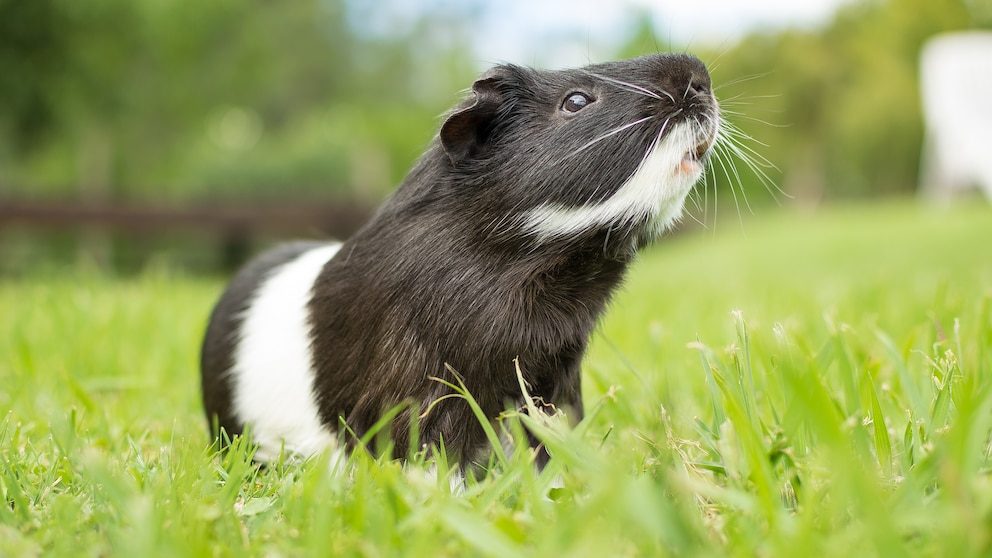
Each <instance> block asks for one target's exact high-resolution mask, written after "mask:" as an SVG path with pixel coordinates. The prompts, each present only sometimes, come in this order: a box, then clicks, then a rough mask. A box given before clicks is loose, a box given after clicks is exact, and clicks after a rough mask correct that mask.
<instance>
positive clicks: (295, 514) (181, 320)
mask: <svg viewBox="0 0 992 558" xmlns="http://www.w3.org/2000/svg"><path fill="white" fill-rule="evenodd" d="M742 230H743V232H742ZM990 243H992V211H990V210H989V208H987V207H979V208H970V209H969V208H964V209H956V210H953V211H948V212H934V211H925V210H923V209H922V208H917V207H913V206H908V205H897V206H865V207H852V208H846V209H844V208H841V209H833V210H831V211H828V212H824V213H822V214H818V215H796V214H789V213H786V212H767V211H762V212H761V213H759V214H758V215H756V216H755V217H751V218H748V219H747V220H746V222H745V223H744V225H743V226H739V225H737V224H721V225H720V228H719V229H718V230H716V231H708V232H705V233H695V234H686V235H682V236H679V237H675V238H670V239H667V240H665V241H663V242H662V243H661V244H660V245H658V246H657V247H655V248H654V249H652V250H650V251H648V252H647V253H645V254H644V255H643V257H642V258H641V259H640V261H639V262H638V263H637V264H636V266H635V268H634V270H633V274H632V276H631V277H630V279H629V281H628V283H627V286H626V288H625V290H624V291H623V292H622V293H621V294H620V295H619V296H618V297H617V299H616V300H615V302H614V304H613V305H612V308H611V310H610V312H609V314H608V316H607V319H606V320H605V322H604V324H603V326H602V328H601V331H600V332H599V333H598V334H597V335H596V337H595V338H594V342H593V346H592V348H591V350H590V354H589V355H588V357H587V359H586V363H585V367H584V390H585V395H586V407H587V414H588V415H589V417H588V420H586V421H585V422H584V423H583V424H582V425H580V427H579V428H577V429H575V430H573V431H564V430H562V429H560V428H557V427H555V426H554V425H550V426H546V427H542V428H543V430H542V432H543V433H544V436H545V438H546V441H547V443H548V444H549V446H550V447H551V448H552V450H553V452H554V454H555V456H556V458H555V460H554V461H553V464H552V466H551V467H550V468H549V469H548V470H546V471H545V472H544V473H543V474H537V473H536V472H535V471H534V469H533V468H532V467H530V466H529V464H528V463H527V455H526V453H525V452H516V453H515V454H514V455H512V456H510V457H509V458H508V460H507V462H506V463H505V464H503V465H497V466H495V467H494V468H493V470H492V471H490V473H489V474H487V475H486V476H484V477H483V478H480V479H477V480H472V481H469V482H468V483H467V484H466V486H465V489H464V490H463V491H462V492H461V493H455V494H453V493H452V490H451V489H450V487H449V485H448V483H447V481H446V480H445V478H444V467H443V466H442V467H441V469H442V474H441V475H440V476H441V479H440V480H434V479H432V478H430V477H428V476H426V475H425V474H424V469H425V467H424V465H423V464H422V463H419V462H417V463H414V464H412V465H409V466H403V465H401V464H399V463H396V462H389V461H376V460H373V459H371V458H369V457H367V456H366V455H356V456H354V457H353V458H352V470H351V473H350V474H349V475H330V474H328V473H327V464H326V463H323V462H320V461H314V462H310V463H305V464H300V463H293V462H287V463H282V464H278V465H276V466H274V467H271V468H269V469H266V470H264V471H257V470H255V469H254V468H253V467H251V466H250V465H249V463H248V461H247V458H248V455H249V449H248V448H245V447H244V446H243V445H236V447H235V448H234V450H233V451H231V452H230V453H228V454H227V455H226V456H224V457H220V456H218V455H216V454H215V452H214V451H213V450H212V449H211V448H210V447H209V440H208V438H207V435H206V428H205V424H204V420H203V419H202V417H201V409H200V404H199V392H198V375H197V374H198V373H197V368H196V355H197V348H198V343H199V339H200V335H201V333H202V330H203V327H204V322H205V319H206V316H207V313H208V311H209V308H210V306H211V304H212V302H213V300H214V297H216V296H217V294H218V293H219V290H220V289H221V287H222V282H221V281H219V280H209V279H196V278H188V277H183V276H181V275H177V274H175V273H170V272H167V271H162V270H160V269H159V270H151V271H149V272H147V273H145V274H144V275H142V276H140V277H138V278H137V279H131V280H126V279H110V278H106V277H101V276H99V275H98V274H96V273H92V272H80V273H77V274H75V275H72V276H60V277H56V276H43V277H32V278H27V279H19V280H7V281H6V282H0V409H2V410H3V415H2V416H0V556H36V555H37V556H40V555H45V556H49V555H53V556H58V555H68V556H95V555H99V556H108V555H110V556H187V555H188V556H229V555H239V556H243V555H251V556H297V555H300V556H305V555H315V556H329V555H361V556H391V555H400V554H403V555H431V556H466V555H469V556H471V555H477V556H514V555H544V556H614V555H621V556H623V555H642V556H666V555H672V556H720V555H729V556H748V557H750V556H756V555H757V556H918V555H922V556H981V555H988V554H990V553H992V475H990V466H992V460H990V456H989V451H990V445H989V442H990V440H989V436H990V429H992V247H990ZM520 420H523V419H520ZM504 423H505V424H504V426H506V427H507V428H509V429H510V430H515V429H516V430H518V427H519V422H517V419H513V418H510V419H507V420H506V421H504ZM442 465H443V464H442ZM557 475H561V477H562V479H563V482H564V486H563V487H562V488H560V489H553V490H552V489H551V486H552V483H553V480H554V478H555V477H556V476H557Z"/></svg>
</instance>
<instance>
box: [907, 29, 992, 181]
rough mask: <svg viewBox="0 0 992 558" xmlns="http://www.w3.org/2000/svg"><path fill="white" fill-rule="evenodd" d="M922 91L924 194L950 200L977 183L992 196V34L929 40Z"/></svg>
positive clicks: (922, 67)
mask: <svg viewBox="0 0 992 558" xmlns="http://www.w3.org/2000/svg"><path fill="white" fill-rule="evenodd" d="M920 93H921V95H922V100H923V120H924V124H925V128H926V129H925V139H924V145H923V158H922V166H921V169H920V193H922V194H925V195H927V196H929V197H931V198H935V199H938V200H948V199H950V198H951V197H952V196H954V195H955V193H957V192H958V191H960V190H963V189H967V188H971V187H975V186H977V187H980V188H981V189H982V191H984V193H985V196H986V197H987V198H989V199H990V200H992V33H990V32H981V31H974V32H961V33H949V34H946V35H938V36H937V37H935V38H934V39H932V40H930V41H929V42H928V43H927V44H926V45H925V46H924V47H923V52H922V54H921V57H920Z"/></svg>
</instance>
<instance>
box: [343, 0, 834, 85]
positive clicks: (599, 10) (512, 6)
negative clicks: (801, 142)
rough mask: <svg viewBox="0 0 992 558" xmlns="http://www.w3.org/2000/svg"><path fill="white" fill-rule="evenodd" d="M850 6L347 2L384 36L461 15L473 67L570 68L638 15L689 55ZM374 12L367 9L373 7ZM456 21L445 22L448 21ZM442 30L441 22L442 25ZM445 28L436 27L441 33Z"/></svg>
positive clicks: (358, 20)
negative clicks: (424, 20) (424, 19)
mask: <svg viewBox="0 0 992 558" xmlns="http://www.w3.org/2000/svg"><path fill="white" fill-rule="evenodd" d="M850 1H853V0H793V1H784V0H681V1H678V0H500V1H496V2H489V1H485V0H414V1H410V0H384V1H380V2H375V3H365V2H361V1H360V0H349V4H350V6H351V8H352V10H351V12H352V17H354V18H355V21H354V22H353V23H355V24H356V26H357V27H359V28H364V29H365V30H368V31H371V32H373V33H379V34H387V35H388V34H390V33H391V31H395V30H396V29H397V28H398V27H402V26H403V25H404V24H405V23H406V22H408V21H411V20H414V19H416V18H414V17H411V16H413V15H423V14H432V16H431V18H432V19H434V20H437V19H438V18H440V19H443V18H444V15H445V14H447V15H452V14H458V15H465V16H469V17H467V18H465V19H467V20H470V21H472V22H473V23H472V26H471V29H462V30H461V31H462V33H465V34H467V35H469V37H468V38H469V39H470V40H471V41H472V42H473V43H474V44H475V56H476V58H477V59H478V60H477V65H478V66H479V69H482V68H485V67H488V66H489V65H491V64H493V63H497V62H515V63H520V64H534V65H542V66H573V65H582V64H586V63H589V62H598V61H602V59H603V57H608V56H609V55H610V53H611V51H612V50H613V49H615V47H616V46H617V43H619V42H620V41H622V40H623V39H624V38H626V37H628V36H629V34H630V31H631V29H632V27H633V26H634V25H635V24H636V23H637V21H638V19H639V16H640V15H642V14H647V15H648V16H649V17H650V19H651V24H652V28H653V30H654V34H655V36H656V37H657V38H658V39H659V41H661V42H670V43H671V44H673V45H675V46H676V47H680V48H686V49H692V47H693V46H699V45H706V46H711V47H716V48H720V47H722V46H728V47H729V46H730V45H732V44H733V43H734V42H735V41H736V40H737V39H739V38H740V37H741V36H742V35H744V34H745V33H748V32H750V31H753V30H756V29H767V30H775V29H780V28H782V27H786V26H815V25H817V24H820V23H823V22H825V21H826V20H827V19H828V18H829V17H830V16H831V14H833V12H834V11H835V10H836V9H837V7H838V6H840V5H841V4H844V3H847V2H850ZM373 6H374V8H373ZM456 19H457V18H453V19H452V21H455V20H456ZM442 25H443V24H442ZM445 31H450V29H448V30H446V29H444V28H441V29H438V34H439V35H443V34H445Z"/></svg>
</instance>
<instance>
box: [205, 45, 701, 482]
mask: <svg viewBox="0 0 992 558" xmlns="http://www.w3.org/2000/svg"><path fill="white" fill-rule="evenodd" d="M720 127H721V117H720V112H719V107H718V104H717V101H716V99H715V97H714V95H713V92H712V90H711V85H710V77H709V74H708V72H707V70H706V67H705V66H704V65H703V63H702V62H700V61H699V60H698V59H697V58H695V57H693V56H690V55H687V54H654V55H648V56H643V57H640V58H634V59H630V60H624V61H618V62H610V63H605V64H597V65H591V66H587V67H584V68H579V69H568V70H558V71H544V70H536V69H531V68H525V67H520V66H515V65H500V66H496V67H494V68H492V69H491V70H489V71H487V72H486V73H484V74H483V75H482V76H481V77H479V79H478V80H477V81H475V83H474V84H473V85H472V90H471V93H470V94H469V96H468V98H467V99H466V100H465V101H463V102H462V103H461V104H460V105H459V106H457V107H455V109H454V110H453V111H452V112H451V113H449V114H448V115H447V117H446V119H445V120H444V122H443V124H442V125H441V127H440V130H439V132H438V135H437V137H436V139H435V140H434V141H433V142H432V143H431V145H430V146H429V147H428V149H427V151H426V152H425V153H424V154H423V156H422V157H421V158H420V160H419V161H418V162H417V163H416V164H415V166H414V168H413V169H412V170H411V171H410V173H409V175H408V176H407V177H406V178H405V180H404V181H403V182H402V184H401V185H400V186H399V188H398V189H397V190H396V192H395V193H394V194H393V195H392V196H391V198H390V199H389V200H388V201H386V202H385V204H384V205H383V206H382V207H381V208H379V209H378V211H377V212H376V213H375V215H374V216H373V217H372V218H371V220H370V221H369V222H368V223H367V224H366V225H365V226H364V227H363V228H361V229H360V230H359V231H358V232H357V233H355V235H354V236H352V237H351V238H349V239H347V240H345V241H344V242H342V243H332V242H323V243H321V242H297V243H291V244H286V245H283V246H278V247H276V248H274V249H272V250H270V251H269V252H267V253H264V254H262V255H261V256H259V257H258V258H257V259H255V260H254V261H252V262H250V263H249V264H248V265H247V266H246V267H244V268H243V269H242V270H241V271H239V272H238V273H237V274H236V276H235V277H234V279H233V280H232V282H231V284H230V286H229V287H228V288H227V290H226V292H224V294H223V295H222V296H221V298H220V300H219V302H218V303H217V305H216V307H215V308H214V310H213V314H212V315H211V317H210V322H209V325H208V328H207V331H206V336H205V339H204V342H203V348H202V354H201V366H202V388H203V402H204V407H205V410H206V413H207V416H208V418H209V420H210V421H211V422H212V423H213V424H214V425H215V426H219V427H222V428H224V429H225V430H226V432H227V433H228V434H230V435H237V434H241V433H242V432H243V431H244V429H246V428H247V429H248V431H249V432H250V435H251V437H252V438H253V440H254V442H255V443H256V444H257V448H258V449H257V453H256V459H258V460H260V461H263V462H264V461H266V460H271V459H273V458H276V457H278V456H279V455H280V452H283V451H285V452H287V453H295V454H300V455H303V456H307V455H311V454H314V453H317V452H320V451H322V450H325V449H328V448H338V449H353V448H354V447H356V446H357V445H358V444H357V442H356V440H358V439H360V438H361V437H362V436H363V435H365V434H366V433H368V432H369V430H370V429H371V428H373V426H374V425H376V423H377V421H379V420H380V419H381V418H383V416H384V414H385V413H387V412H389V411H390V410H391V409H394V408H396V407H397V406H398V405H401V404H406V406H405V407H402V411H400V412H399V413H398V414H397V415H396V416H395V417H394V418H393V420H392V423H391V427H389V428H387V429H386V432H387V433H388V434H389V435H390V436H391V439H392V441H393V442H394V446H393V447H394V455H395V456H396V457H400V458H401V457H403V456H406V455H408V451H410V450H411V449H417V448H411V447H410V446H411V444H417V445H418V447H427V448H435V447H441V446H442V444H443V447H444V448H445V450H446V452H447V455H448V457H449V459H451V460H453V461H455V462H458V463H460V464H461V465H462V466H469V465H471V463H472V462H473V460H475V459H478V458H479V456H480V455H485V453H486V452H488V451H491V448H490V447H489V445H488V442H487V439H486V436H485V432H484V429H483V427H482V424H481V423H480V422H479V421H478V420H477V419H476V417H475V416H474V414H473V411H472V409H471V408H470V405H469V404H468V403H467V402H466V400H465V399H464V398H462V397H450V396H451V395H452V393H453V390H452V388H451V387H450V385H448V384H454V385H464V387H465V388H466V389H467V391H468V392H469V393H470V394H471V395H472V397H473V398H474V399H475V400H476V402H477V403H478V405H479V407H480V408H481V409H482V411H483V412H484V413H485V415H486V417H488V418H489V419H490V420H493V419H495V417H497V416H498V415H499V414H500V413H501V412H503V411H505V410H506V409H508V408H518V407H520V406H521V405H522V403H523V402H524V399H523V397H524V396H523V395H522V394H523V391H522V390H521V388H520V384H519V382H518V378H517V367H518V366H519V370H520V374H521V375H522V377H523V379H524V381H525V382H526V384H525V385H526V386H527V387H528V390H527V391H528V392H529V394H530V396H531V397H533V398H534V400H535V401H537V402H538V403H539V405H537V407H538V408H540V409H563V410H565V413H566V414H567V415H568V416H569V418H570V419H571V420H579V419H581V418H582V412H583V409H582V397H581V389H580V381H581V378H580V364H581V361H582V356H583V352H584V351H585V349H586V345H587V343H588V340H589V336H590V334H591V332H592V331H593V328H594V327H595V325H596V323H597V320H598V318H599V317H600V315H601V314H603V311H604V309H605V308H606V306H607V303H608V301H609V299H610V296H611V294H612V293H613V292H614V291H615V290H616V289H617V287H618V285H619V284H620V283H621V280H622V279H623V277H624V273H625V272H626V270H627V267H628V265H629V264H630V263H631V261H632V259H633V258H634V256H635V255H636V253H637V250H638V248H639V247H641V246H643V245H644V244H645V243H647V242H650V241H651V240H653V239H655V238H657V237H658V236H659V235H660V234H661V233H662V232H664V231H665V230H666V229H668V228H669V227H670V226H671V225H672V224H673V223H675V222H676V221H677V220H678V218H679V217H680V215H681V214H682V211H683V204H684V202H685V199H686V196H687V195H688V193H689V191H690V190H691V188H692V187H693V185H694V184H695V183H696V182H697V181H698V180H699V178H700V176H701V175H702V173H703V169H704V164H705V162H706V161H707V159H708V155H709V153H710V150H711V147H712V146H713V145H714V142H715V141H716V139H717V136H718V134H719V133H720ZM439 380H443V381H439ZM531 407H532V408H533V406H531ZM412 421H417V422H416V423H412ZM414 431H415V432H418V433H419V439H417V440H412V439H411V437H412V436H411V432H414ZM532 445H533V446H534V447H535V449H537V450H538V451H537V454H536V455H537V456H538V457H537V461H538V463H539V464H543V463H544V462H545V460H546V459H547V457H548V456H547V454H546V452H543V451H542V450H541V448H539V446H538V445H537V442H536V441H535V440H532Z"/></svg>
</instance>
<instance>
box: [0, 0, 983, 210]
mask: <svg viewBox="0 0 992 558" xmlns="http://www.w3.org/2000/svg"><path fill="white" fill-rule="evenodd" d="M483 4H484V3H481V2H469V3H466V4H465V6H467V7H463V8H461V9H454V8H452V7H451V6H447V5H446V3H443V2H442V3H431V2H427V3H425V5H424V6H425V8H424V11H423V12H422V13H420V14H419V15H418V16H417V17H416V18H415V19H414V20H413V21H409V22H406V23H405V24H404V25H403V26H400V27H397V28H396V29H391V30H390V32H389V34H388V36H387V35H385V34H383V33H375V32H374V31H370V30H369V29H367V28H365V27H364V26H363V25H362V24H361V22H362V21H363V18H364V17H365V16H367V15H368V13H369V10H372V9H374V8H372V7H369V6H368V5H363V4H360V3H354V2H345V1H343V0H320V1H317V0H313V1H297V2H266V1H264V0H244V1H236V0H218V1H215V2H208V3H202V2H195V1H193V0H173V1H170V2H158V1H153V0H92V1H87V2H77V1H73V0H32V1H31V2H23V1H20V0H0V199H2V198H5V197H6V198H10V197H19V198H25V197H28V198H39V197H42V198H56V199H62V200H65V199H79V198H95V199H104V200H107V199H110V200H145V201H195V200H203V199H208V198H220V199H228V198H231V197H237V198H239V199H243V198H244V197H249V198H251V197H254V198H256V199H260V200H287V199H292V200H296V201H300V200H307V199H321V200H373V201H374V200H379V199H381V198H382V197H384V196H385V195H386V194H387V193H388V192H389V191H390V190H391V189H392V188H393V187H394V186H395V184H396V183H397V182H398V181H399V180H400V179H401V178H402V176H403V175H404V174H405V173H406V171H407V169H408V168H409V167H410V165H411V164H412V162H413V160H414V159H415V158H416V156H417V155H418V154H419V153H420V152H421V151H422V150H423V148H424V146H425V145H426V144H427V142H428V141H429V140H430V138H431V136H432V134H433V132H434V129H435V128H436V126H437V124H438V115H440V114H442V113H443V111H444V110H445V109H446V108H447V107H449V106H451V105H452V104H453V103H454V102H455V101H456V100H457V98H458V95H459V92H460V91H461V90H463V89H464V88H465V87H467V86H468V84H470V83H471V80H472V79H473V77H474V75H475V73H476V72H477V71H478V70H479V68H477V67H475V58H474V56H473V45H472V40H471V38H472V30H473V29H475V28H477V26H478V25H481V24H482V20H481V19H480V18H481V16H480V13H482V10H481V8H480V6H482V5H483ZM654 24H656V25H657V24H661V25H662V26H663V24H664V22H654ZM656 25H652V22H651V21H650V20H649V19H648V16H646V15H644V16H641V17H640V18H639V19H638V18H637V17H632V19H631V25H630V28H629V29H630V30H629V36H628V37H627V38H625V39H624V38H621V40H620V41H619V44H617V45H615V46H614V47H613V50H614V56H615V57H621V56H633V55H637V54H643V53H646V52H654V51H656V50H658V49H659V48H660V49H667V48H671V49H676V50H682V49H684V48H685V45H666V44H664V43H660V42H659V40H658V36H657V33H656V32H655V29H656ZM990 25H992V9H989V8H988V5H987V3H986V2H983V1H980V0H939V1H928V0H879V1H872V2H853V3H851V4H848V5H846V6H845V7H844V8H842V9H841V11H840V12H839V13H838V14H837V15H836V17H835V18H834V19H833V20H832V21H830V22H829V23H827V24H825V25H823V26H822V27H819V28H815V29H806V30H784V31H772V32H756V33H754V34H752V35H750V36H747V37H745V38H744V39H743V40H742V41H741V42H740V43H739V44H736V45H731V46H721V47H720V48H719V49H716V50H713V49H710V48H708V47H706V46H705V45H700V46H698V47H697V46H692V48H691V50H693V51H694V52H696V53H697V54H699V55H700V56H701V57H702V58H703V59H704V60H705V61H706V62H708V63H709V64H710V65H711V68H712V69H713V73H714V78H715V82H716V83H717V84H726V86H725V87H724V88H722V89H721V90H720V95H721V96H722V97H723V98H724V99H725V100H726V107H727V108H728V110H731V111H733V113H730V114H728V117H729V118H730V119H731V120H734V121H736V123H737V124H738V125H739V126H740V127H742V128H743V129H744V130H745V131H746V132H748V133H749V134H751V135H752V136H753V137H754V138H755V140H757V141H758V142H761V143H763V144H765V145H763V146H762V145H759V144H758V143H754V144H753V145H752V147H755V148H756V149H757V150H759V151H760V153H761V154H762V155H763V156H765V157H767V158H768V159H769V161H770V162H771V163H773V164H774V165H775V166H776V167H778V169H780V171H781V172H780V173H779V172H778V171H776V170H770V171H769V172H770V173H771V174H772V178H773V179H774V180H775V181H776V182H777V183H778V184H779V185H780V186H782V188H783V189H784V190H786V191H787V192H789V193H790V194H791V195H794V196H796V197H797V198H798V199H800V200H804V201H809V202H817V201H819V200H820V199H822V198H843V197H864V196H879V195H888V194H894V193H906V192H910V191H912V190H913V189H914V187H915V184H916V174H917V167H918V157H919V151H920V145H921V124H920V115H919V107H918V105H919V101H918V95H917V89H918V88H917V83H916V79H917V59H918V55H919V51H920V47H921V45H922V44H923V42H924V41H925V40H926V39H927V38H928V37H930V36H932V35H934V34H935V33H939V32H944V31H950V30H961V29H970V28H981V27H986V28H987V27H989V26H990ZM518 62H530V61H518ZM537 62H540V61H537ZM735 83H736V84H735ZM720 187H721V188H727V181H726V180H722V181H721V184H720ZM756 187H757V181H756V180H755V179H753V178H751V177H745V188H746V189H747V190H755V189H756ZM758 189H760V188H758ZM758 199H768V197H767V196H764V197H762V196H758Z"/></svg>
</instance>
